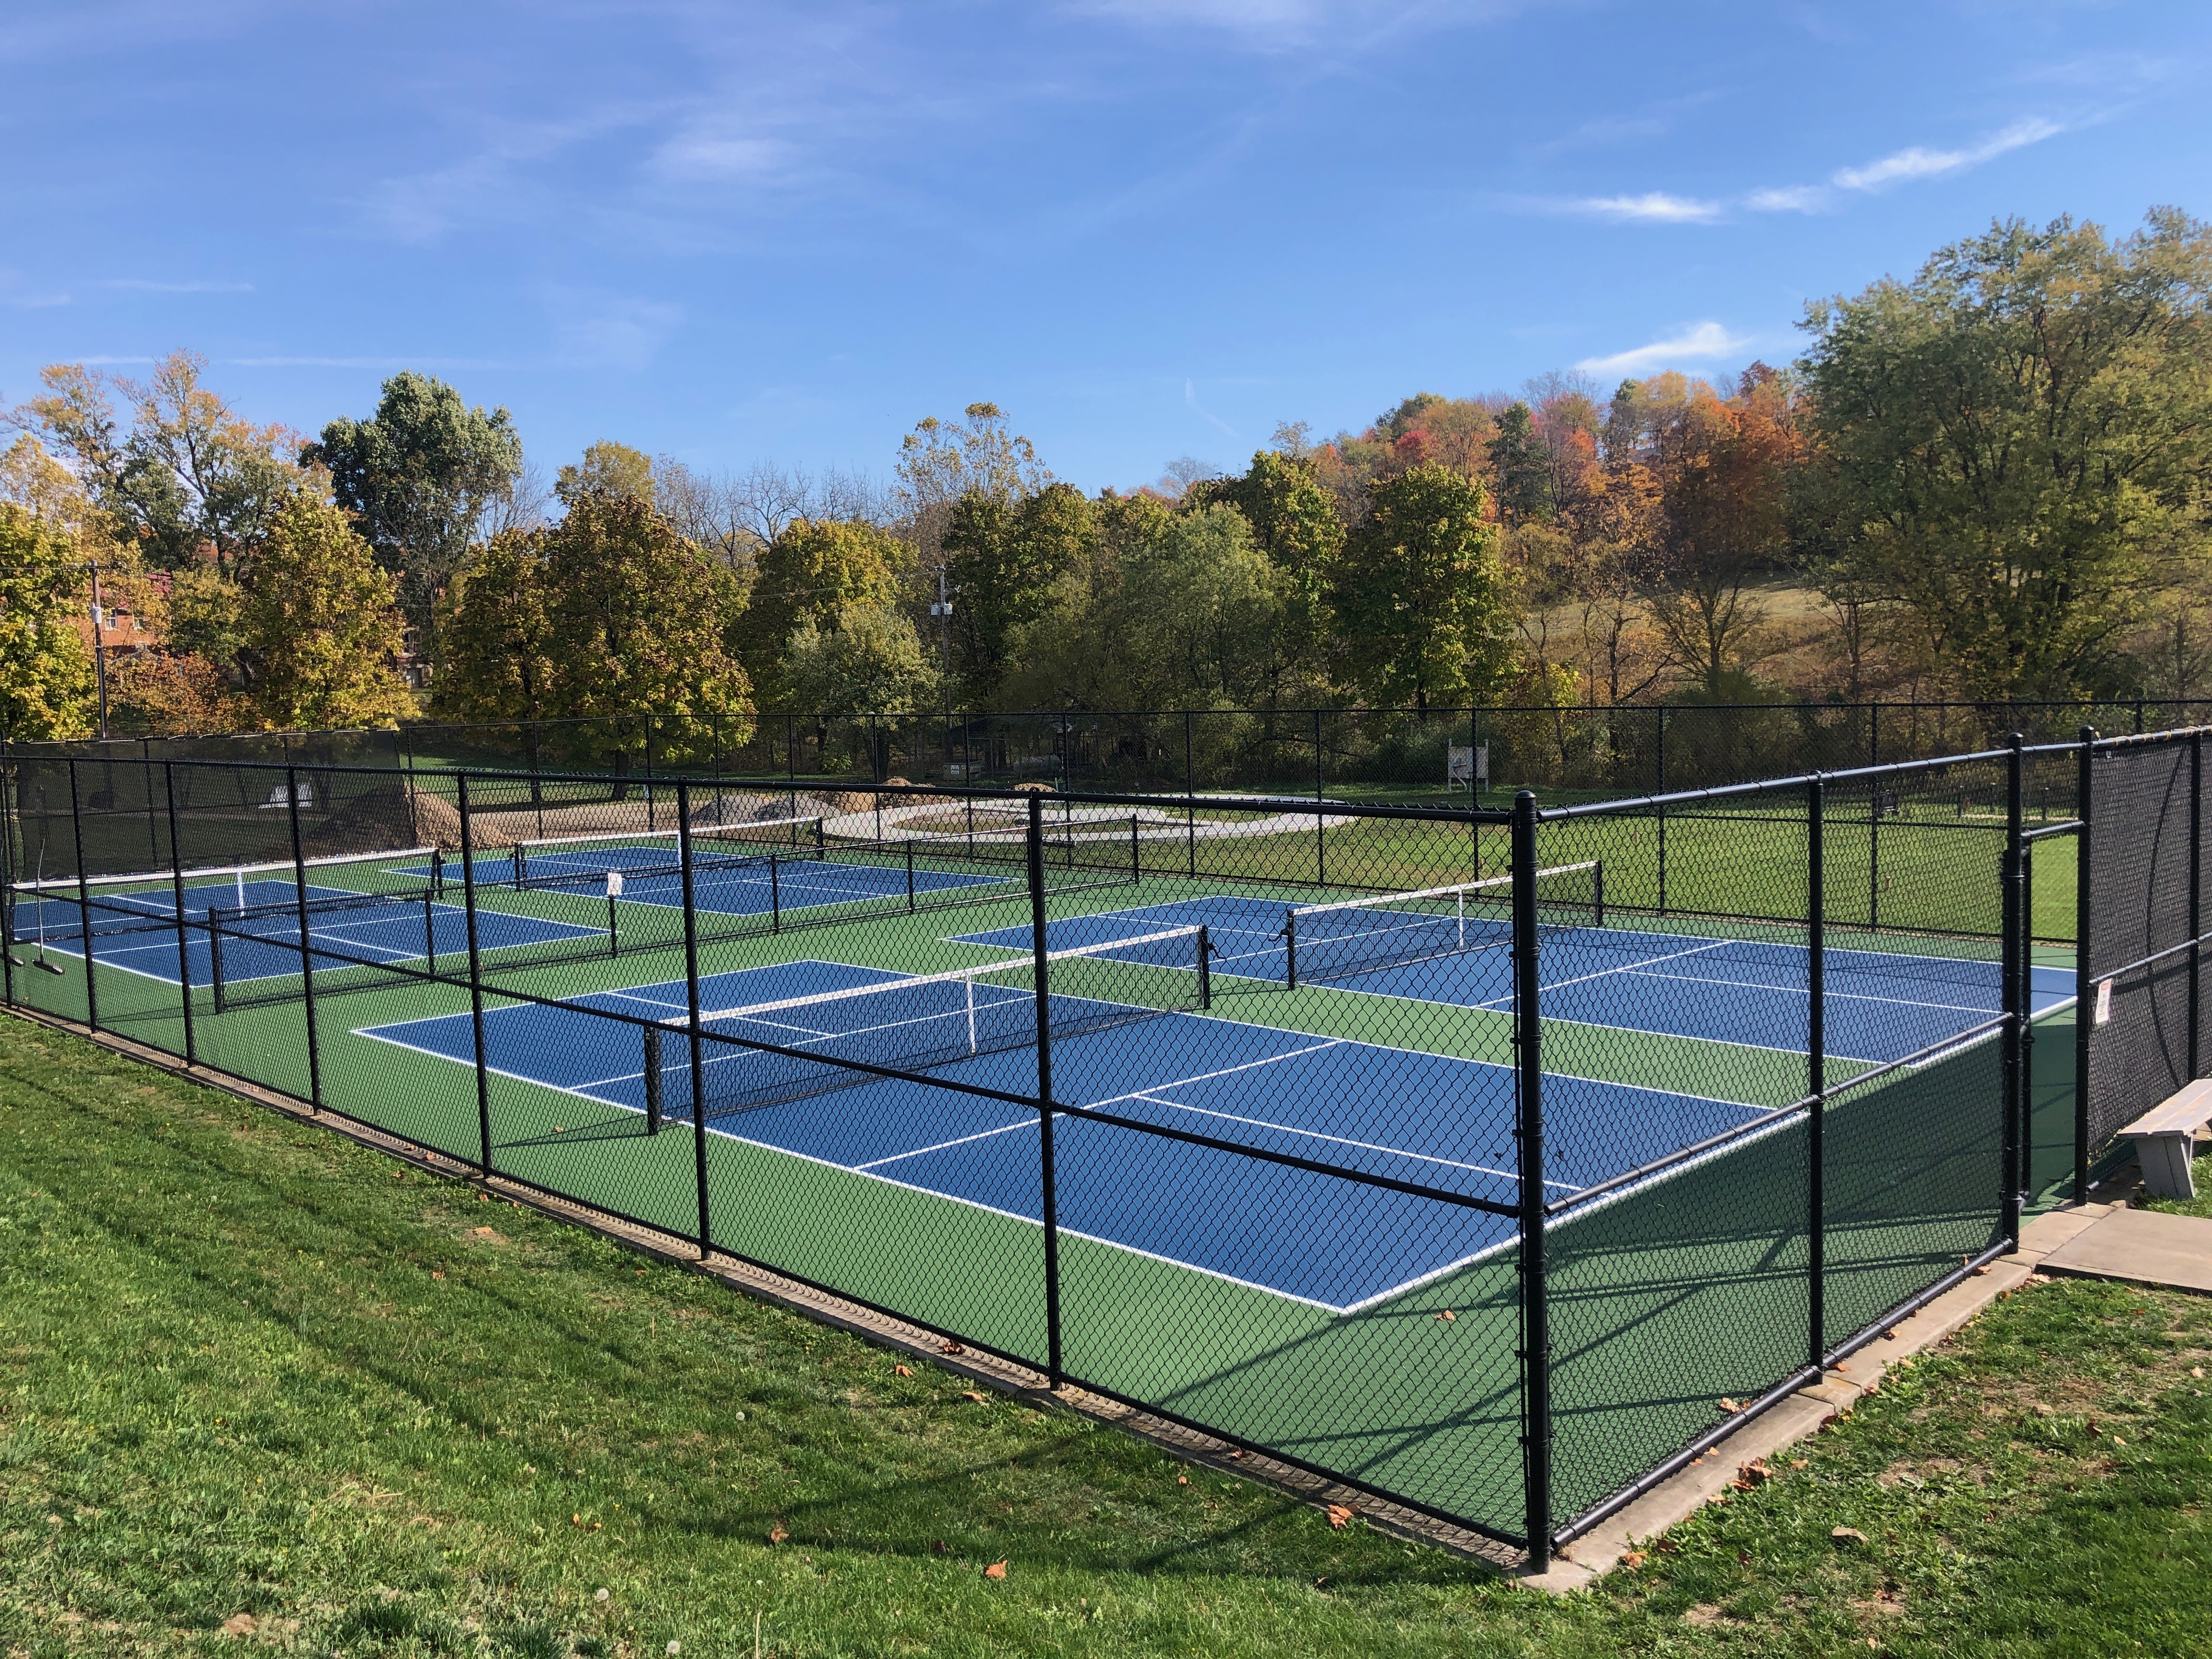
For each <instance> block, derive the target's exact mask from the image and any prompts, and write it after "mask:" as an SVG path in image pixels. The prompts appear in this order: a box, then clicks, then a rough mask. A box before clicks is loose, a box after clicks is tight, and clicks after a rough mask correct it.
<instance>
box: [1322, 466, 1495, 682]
mask: <svg viewBox="0 0 2212 1659" xmlns="http://www.w3.org/2000/svg"><path fill="white" fill-rule="evenodd" d="M1484 507H1485V501H1484V497H1483V491H1482V486H1481V485H1480V484H1479V483H1475V482H1474V480H1473V479H1471V478H1467V477H1462V476H1461V475H1460V474H1458V473H1456V472H1455V471H1452V470H1451V469H1450V468H1449V467H1447V466H1444V465H1441V464H1438V463H1436V462H1425V463H1423V464H1422V465H1419V466H1416V467H1411V468H1408V469H1407V471H1404V472H1401V473H1400V474H1398V475H1397V476H1396V477H1389V478H1380V479H1377V480H1376V481H1375V482H1374V483H1370V485H1369V486H1368V489H1367V512H1366V515H1365V517H1364V520H1363V521H1362V523H1361V524H1360V526H1359V528H1358V530H1356V531H1354V532H1352V538H1351V540H1350V543H1349V544H1347V546H1346V550H1345V556H1344V557H1343V558H1342V559H1341V560H1340V562H1338V565H1337V568H1336V580H1335V581H1334V585H1333V591H1332V594H1331V600H1332V605H1333V608H1334V611H1335V614H1336V617H1337V620H1338V624H1339V626H1340V629H1342V632H1343V635H1344V647H1345V653H1346V664H1347V666H1348V667H1349V668H1350V670H1351V672H1352V677H1353V678H1354V681H1355V682H1356V684H1358V687H1359V689H1360V690H1362V691H1363V692H1364V693H1365V694H1366V695H1367V696H1369V697H1370V698H1372V699H1373V700H1374V701H1375V702H1378V703H1405V702H1411V703H1413V705H1414V706H1415V707H1416V708H1424V709H1425V708H1427V707H1428V706H1429V705H1430V704H1431V702H1480V701H1481V700H1483V699H1484V698H1486V697H1487V696H1489V695H1490V694H1491V693H1492V691H1493V690H1495V689H1496V688H1497V686H1498V683H1499V681H1500V680H1501V678H1503V677H1504V673H1505V671H1506V670H1507V668H1508V666H1509V665H1510V661H1511V656H1512V651H1511V645H1512V639H1513V633H1514V606H1513V602H1512V589H1511V584H1510V580H1508V577H1507V574H1506V571H1505V568H1504V562H1502V561H1501V560H1500V558H1499V557H1498V530H1497V526H1494V525H1492V523H1490V521H1489V520H1488V517H1487V515H1486V513H1485V511H1484Z"/></svg>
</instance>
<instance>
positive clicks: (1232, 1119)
mask: <svg viewBox="0 0 2212 1659" xmlns="http://www.w3.org/2000/svg"><path fill="white" fill-rule="evenodd" d="M1181 1086H1182V1085H1180V1084H1176V1083H1161V1084H1155V1085H1153V1086H1152V1088H1150V1089H1140V1090H1139V1091H1137V1093H1136V1094H1135V1095H1134V1096H1133V1097H1131V1098H1133V1099H1137V1100H1143V1101H1149V1102H1150V1103H1152V1104H1153V1105H1155V1106H1166V1107H1169V1108H1170V1109H1173V1110H1176V1111H1178V1112H1188V1113H1190V1114H1191V1115H1193V1116H1194V1117H1212V1118H1218V1119H1220V1120H1221V1121H1223V1122H1224V1123H1242V1124H1243V1125H1244V1126H1245V1127H1248V1128H1253V1129H1273V1130H1276V1131H1278V1132H1279V1133H1283V1134H1287V1135H1295V1136H1297V1138H1298V1139H1301V1140H1325V1141H1327V1142H1328V1143H1329V1144H1330V1145H1331V1146H1352V1147H1357V1148H1358V1150H1359V1151H1361V1152H1383V1153H1386V1154H1387V1155H1389V1157H1391V1158H1410V1159H1412V1160H1413V1162H1414V1163H1416V1164H1437V1165H1438V1166H1439V1167H1441V1168H1443V1169H1447V1170H1468V1171H1469V1172H1470V1173H1472V1174H1474V1175H1486V1176H1504V1177H1505V1178H1506V1179H1507V1180H1509V1181H1518V1180H1519V1179H1520V1176H1519V1175H1518V1174H1516V1172H1515V1171H1513V1170H1493V1169H1492V1168H1491V1167H1490V1166H1489V1165H1488V1164H1464V1163H1462V1162H1461V1161H1460V1160H1459V1159H1458V1158H1433V1157H1431V1156H1430V1154H1428V1153H1426V1152H1413V1151H1412V1150H1411V1149H1409V1148H1407V1147H1404V1146H1378V1145H1376V1143H1375V1142H1374V1141H1371V1140H1354V1139H1351V1138H1350V1137H1349V1136H1347V1135H1333V1134H1328V1133H1324V1132H1323V1131H1322V1130H1319V1129H1303V1128H1300V1127H1298V1126H1297V1125H1296V1124H1293V1123H1277V1122H1275V1121H1273V1120H1271V1119H1268V1118H1264V1117H1245V1116H1243V1115H1241V1114H1239V1113H1236V1112H1217V1111H1213V1110H1211V1109H1208V1108H1206V1107H1204V1106H1193V1105H1191V1104H1189V1103H1187V1102H1185V1101H1180V1100H1168V1099H1164V1098H1163V1097H1162V1096H1161V1094H1160V1093H1159V1091H1161V1090H1165V1089H1176V1088H1180V1087H1181ZM1544 1184H1545V1185H1546V1186H1547V1187H1562V1188H1566V1189H1567V1190H1569V1191H1571V1192H1575V1191H1579V1190H1581V1189H1580V1188H1577V1187H1575V1186H1574V1185H1573V1184H1572V1183H1571V1182H1565V1181H1547V1182H1545V1183H1544Z"/></svg>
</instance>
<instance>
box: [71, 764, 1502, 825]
mask: <svg viewBox="0 0 2212 1659" xmlns="http://www.w3.org/2000/svg"><path fill="white" fill-rule="evenodd" d="M52 763H65V764H68V765H71V766H76V765H97V764H99V761H98V760H97V759H96V758H95V757H88V756H79V755H70V756H57V757H53V762H52ZM162 764H164V765H167V766H173V767H175V768H178V769H179V770H181V771H190V770H191V769H195V768H199V769H206V770H209V771H225V772H239V771H247V772H268V773H272V774H279V775H281V774H285V773H292V772H314V773H319V774H323V775H328V776H332V777H374V778H386V779H389V780H392V781H394V782H396V783H399V784H402V785H404V786H405V787H410V788H414V789H428V788H431V787H434V785H433V780H435V779H436V778H461V777H465V778H467V779H468V780H469V781H471V783H474V784H511V785H513V786H514V787H516V788H517V789H518V790H529V789H531V788H532V787H533V786H535V787H538V788H543V787H544V786H546V785H549V784H589V785H592V786H597V787H605V786H613V785H619V786H621V787H624V788H629V789H634V790H639V791H644V790H661V791H665V792H666V793H667V795H668V796H670V797H673V796H674V795H675V793H677V792H678V791H679V790H687V791H689V792H690V793H691V794H693V795H702V794H706V793H712V792H714V790H715V789H717V788H720V789H724V790H727V791H731V792H733V793H767V794H772V795H781V794H788V793H792V791H793V789H794V788H795V789H796V790H797V792H798V793H800V794H821V793H838V794H867V795H879V796H883V797H884V798H885V799H898V798H908V797H912V798H916V799H937V800H946V801H963V800H993V801H1012V802H1017V803H1022V804H1024V805H1025V804H1026V803H1028V802H1029V801H1030V800H1033V799H1040V798H1042V799H1044V800H1046V801H1048V802H1052V803H1056V804H1067V805H1085V806H1137V807H1148V808H1151V809H1152V810H1154V811H1159V810H1162V809H1165V808H1176V809H1182V810H1190V809H1196V810H1200V811H1225V812H1267V813H1271V814H1274V815H1277V816H1282V817H1332V818H1334V817H1356V818H1412V819H1422V820H1427V821H1430V822H1432V823H1509V822H1510V821H1511V818H1512V816H1513V815H1512V814H1511V813H1510V811H1506V810H1504V809H1503V808H1499V807H1467V806H1459V807H1443V806H1390V805H1382V804H1380V803H1376V802H1371V801H1355V800H1340V799H1337V798H1336V797H1334V796H1326V797H1324V796H1318V795H1235V794H1215V793H1211V792H1208V793H1202V794H1186V793H1182V792H1180V791H1164V792H1159V793H1150V794H1121V793H1101V792H1097V791H1091V790H1078V789H1054V790H1051V791H1037V790H1030V789H1023V788H1019V787H1001V788H985V787H959V786H956V785H945V784H931V783H897V784H882V783H840V782H821V783H810V782H809V781H806V780H805V779H801V780H799V781H798V782H797V783H796V784H795V785H793V784H777V785H765V784H762V783H760V782H757V781H753V780H748V779H729V780H722V779H719V778H717V777H715V776H714V775H690V774H683V775H676V776H672V777H665V778H647V777H644V776H641V775H639V774H637V773H635V772H632V773H629V774H627V775H625V774H621V773H615V772H544V771H539V772H516V771H509V770H507V769H497V768H492V767H477V766H462V767H455V768H454V769H453V770H451V771H450V772H440V773H436V774H434V775H432V779H431V780H426V779H425V778H424V777H423V775H422V774H420V773H416V772H410V771H409V770H407V769H405V768H403V767H391V766H358V765H351V764H337V763H331V764H322V763H314V762H308V761H298V760H295V761H290V762H286V761H249V760H177V761H167V762H163V763H162ZM641 799H642V797H641ZM512 805H513V802H512V801H509V800H500V801H496V802H494V801H485V800H481V799H479V800H474V801H471V803H470V807H471V811H505V810H507V808H509V807H511V806H512ZM130 810H133V811H136V810H137V808H136V807H133V808H131V809H130ZM728 827H731V828H737V827H740V826H736V825H732V826H728Z"/></svg>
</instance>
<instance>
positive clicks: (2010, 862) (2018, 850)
mask: <svg viewBox="0 0 2212 1659" xmlns="http://www.w3.org/2000/svg"><path fill="white" fill-rule="evenodd" d="M2025 742H2026V739H2025V738H2022V737H2021V734H2020V733H2019V732H2013V733H2012V734H2011V735H2010V736H2009V737H2008V738H2007V740H2006V750H2007V753H2006V755H2005V849H2004V870H2003V880H2004V904H2003V921H2002V924H2001V926H2002V932H2003V940H2002V945H2001V947H2000V948H2001V949H2002V951H2003V953H2004V968H2003V971H2002V975H2000V979H1999V985H2000V999H2001V1001H2002V1012H2003V1014H2004V1018H2005V1024H2004V1049H2003V1056H2004V1058H2003V1063H2002V1067H2001V1070H2000V1076H2001V1077H2002V1085H2001V1088H2000V1092H2001V1093H2002V1096H2003V1105H2002V1112H2003V1127H2002V1134H2001V1135H2000V1137H1999V1145H2000V1148H2001V1150H2000V1152H1999V1154H1998V1155H1999V1157H2000V1158H2001V1159H2002V1165H2001V1167H2002V1181H2001V1186H2002V1200H2003V1205H2004V1236H2005V1240H2006V1242H2007V1243H2008V1244H2010V1245H2011V1247H2012V1248H2013V1249H2015V1250H2017V1249H2019V1248H2020V1213H2021V1189H2022V1188H2024V1187H2025V1186H2026V1185H2027V1182H2026V1180H2025V1179H2024V1177H2023V1173H2022V1172H2023V1170H2025V1168H2026V1164H2027V1158H2026V1142H2027V1093H2026V1091H2025V1090H2024V1089H2023V1087H2022V1085H2021V1079H2022V1076H2023V1071H2022V1067H2021V1040H2022V1039H2023V1038H2024V1037H2025V1036H2027V1012H2028V1009H2029V1008H2030V1007H2031V1006H2033V1005H2032V1004H2031V1003H2030V1002H2029V1000H2028V996H2027V975H2028V960H2027V938H2026V936H2025V935H2026V933H2027V912H2026V910H2025V909H2024V908H2023V905H2024V902H2025V898H2026V883H2027V877H2026V873H2025V872H2026V868H2027V847H2026V845H2025V843H2023V842H2021V833H2022V831H2023V830H2024V829H2025V828H2026V824H2025V822H2024V817H2025V813H2024V808H2023V805H2022V787H2023V783H2024V777H2023V774H2024V771H2025V769H2026V766H2027V761H2026V758H2025V757H2023V756H2022V754H2021V746H2022V745H2023V744H2024V743H2025Z"/></svg>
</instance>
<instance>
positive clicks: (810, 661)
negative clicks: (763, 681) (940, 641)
mask: <svg viewBox="0 0 2212 1659" xmlns="http://www.w3.org/2000/svg"><path fill="white" fill-rule="evenodd" d="M784 665H785V666H784V671H785V674H786V677H787V681H788V683H789V685H790V688H791V694H792V697H793V701H794V702H796V703H797V704H798V705H799V707H800V708H805V709H806V710H808V711H809V712H811V713H815V714H914V713H918V712H921V711H922V710H925V709H927V708H930V707H932V706H933V704H934V703H935V702H936V701H937V696H938V676H937V669H936V667H935V665H933V664H932V663H931V661H930V659H929V653H927V651H926V650H925V649H924V648H923V647H922V643H921V636H920V635H917V634H916V633H915V628H914V623H911V622H910V621H908V619H907V618H906V617H903V616H902V615H901V614H900V613H899V612H898V611H896V609H894V608H893V607H891V606H890V605H844V606H842V607H841V608H840V609H839V611H838V612H837V617H836V625H835V626H834V627H832V628H829V629H823V628H822V627H821V626H820V625H819V624H818V623H816V622H815V620H814V619H813V618H812V617H807V618H806V619H805V620H804V621H803V622H801V623H799V627H798V629H796V630H795V631H794V632H793V634H792V636H791V639H790V641H789V642H788V644H787V646H786V647H785V653H784Z"/></svg>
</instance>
